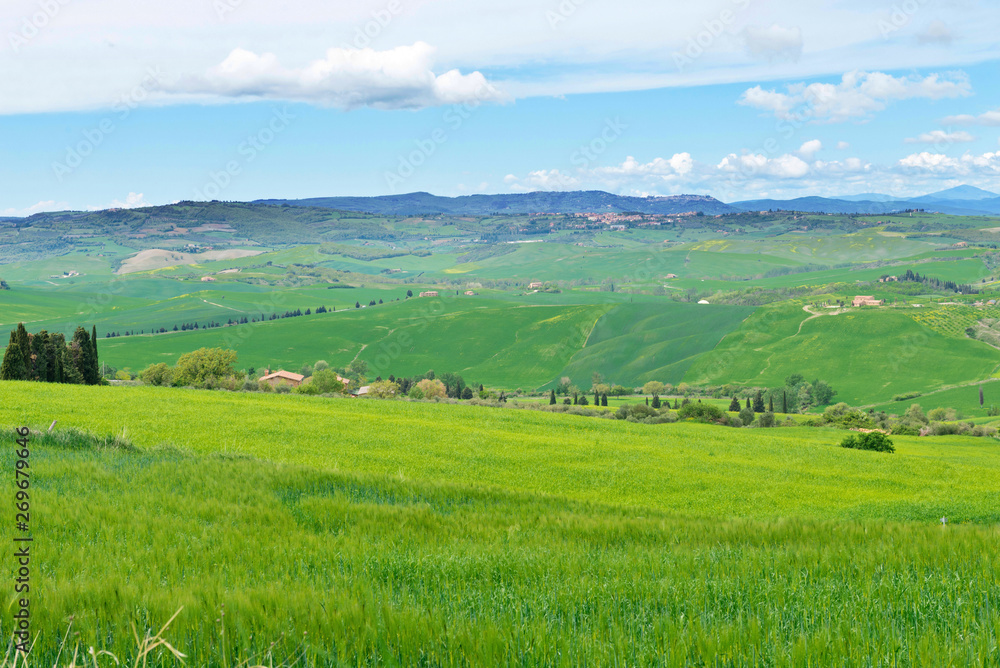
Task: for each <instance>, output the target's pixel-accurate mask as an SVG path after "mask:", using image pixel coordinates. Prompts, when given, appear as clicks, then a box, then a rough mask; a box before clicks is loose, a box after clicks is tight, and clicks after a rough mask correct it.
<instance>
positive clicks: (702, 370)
mask: <svg viewBox="0 0 1000 668" xmlns="http://www.w3.org/2000/svg"><path fill="white" fill-rule="evenodd" d="M909 313H910V309H901V310H896V309H877V310H874V309H873V310H851V311H849V312H847V313H841V314H839V315H822V316H819V317H812V316H811V315H810V313H806V312H804V311H803V310H802V307H801V305H800V304H795V303H786V304H780V305H776V306H771V307H767V308H763V309H759V310H757V311H756V312H755V313H754V314H753V315H752V316H751V317H750V318H748V319H747V320H746V321H745V322H744V323H743V325H742V326H741V327H740V329H739V330H737V331H736V332H734V333H732V334H730V335H729V336H727V337H726V338H724V339H723V340H722V342H721V343H720V344H719V346H718V347H717V348H716V349H715V350H713V351H712V352H711V353H709V354H707V355H704V356H702V357H700V358H699V359H698V360H697V361H696V362H695V363H694V365H693V366H692V367H691V369H690V370H689V371H688V372H687V375H686V376H685V380H686V381H687V382H689V383H695V384H698V383H715V384H721V383H725V382H742V383H747V384H756V385H764V386H768V387H780V386H781V385H782V384H783V383H784V379H785V378H786V377H788V376H789V375H791V374H794V373H799V374H802V375H803V376H806V377H807V378H809V379H813V378H819V379H822V380H827V382H830V383H831V384H832V385H833V387H834V389H835V390H837V392H838V395H837V398H836V399H837V400H838V401H846V402H848V403H851V404H855V405H856V404H871V403H878V402H880V401H885V400H887V399H889V398H891V397H892V396H893V395H896V394H901V393H905V392H912V391H920V392H928V391H933V390H937V389H940V388H941V387H942V386H946V385H955V384H959V383H962V382H969V381H973V380H984V379H987V378H990V377H991V375H992V374H993V372H994V370H995V369H996V367H997V365H998V364H1000V352H998V351H997V350H996V349H995V348H992V347H990V346H988V345H986V344H984V343H982V342H979V341H973V340H970V339H958V338H955V337H953V336H949V335H945V334H941V333H939V332H937V331H935V330H933V329H930V328H929V327H924V326H921V325H920V324H918V323H917V322H916V321H915V320H914V319H913V318H912V317H911V316H910V315H909ZM945 360H947V362H946V363H945Z"/></svg>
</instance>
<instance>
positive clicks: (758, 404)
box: [753, 390, 764, 413]
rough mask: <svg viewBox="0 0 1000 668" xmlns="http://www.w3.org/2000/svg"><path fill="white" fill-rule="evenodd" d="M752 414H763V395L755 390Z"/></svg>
mask: <svg viewBox="0 0 1000 668" xmlns="http://www.w3.org/2000/svg"><path fill="white" fill-rule="evenodd" d="M753 412H754V413H763V412H764V395H762V394H761V393H760V390H757V394H756V395H755V396H754V398H753Z"/></svg>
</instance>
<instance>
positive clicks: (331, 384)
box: [306, 364, 344, 394]
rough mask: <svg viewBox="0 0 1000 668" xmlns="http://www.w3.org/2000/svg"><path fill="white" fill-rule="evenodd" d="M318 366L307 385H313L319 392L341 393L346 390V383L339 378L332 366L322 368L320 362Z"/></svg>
mask: <svg viewBox="0 0 1000 668" xmlns="http://www.w3.org/2000/svg"><path fill="white" fill-rule="evenodd" d="M316 367H317V368H315V370H314V371H313V375H312V376H311V377H310V378H309V382H308V383H306V385H311V386H312V387H313V388H314V389H315V390H316V393H317V394H339V393H341V392H343V391H344V384H343V383H342V382H340V380H338V379H337V374H336V372H335V371H333V370H332V369H331V368H330V367H325V368H323V369H320V368H318V367H319V364H317V365H316Z"/></svg>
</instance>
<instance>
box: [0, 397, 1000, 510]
mask: <svg viewBox="0 0 1000 668" xmlns="http://www.w3.org/2000/svg"><path fill="white" fill-rule="evenodd" d="M53 419H58V420H59V426H60V427H81V428H84V429H88V430H91V431H94V432H96V433H99V434H108V433H121V432H123V431H124V432H125V433H126V434H127V435H128V437H129V438H131V439H132V440H133V441H134V442H135V443H136V444H137V445H140V446H143V447H154V446H160V445H169V446H174V447H180V448H185V449H189V450H191V451H193V452H200V453H212V452H225V453H233V454H246V455H253V456H255V457H259V458H262V459H267V460H271V461H275V462H281V463H295V464H302V465H306V466H310V467H314V468H317V469H322V470H332V471H344V472H349V473H358V474H370V475H375V476H383V477H396V478H402V479H404V480H414V481H420V482H428V483H435V484H436V483H447V484H457V485H463V486H468V487H470V488H478V489H487V490H507V491H515V492H526V493H533V494H544V495H550V496H557V497H561V498H565V499H570V500H576V501H582V502H593V503H603V504H613V505H616V506H625V507H632V508H640V509H652V510H661V511H670V512H674V513H685V514H688V515H693V516H699V517H713V518H727V517H749V518H759V519H771V518H779V517H800V518H814V519H830V518H849V519H891V520H899V521H913V520H919V521H924V522H929V523H930V522H936V521H937V519H939V518H940V517H942V516H947V517H950V518H953V519H954V520H955V521H961V522H996V521H998V520H1000V484H998V483H996V481H995V477H996V475H995V474H996V471H997V469H998V467H1000V447H998V445H997V443H996V442H995V441H993V440H987V439H973V438H967V439H963V438H960V437H939V438H934V439H927V438H925V439H919V438H916V437H909V438H907V437H896V438H895V442H896V447H897V453H896V454H895V455H893V456H891V457H887V456H883V455H878V454H873V453H865V452H847V451H844V450H843V449H841V448H838V447H836V444H838V443H839V442H840V440H841V439H842V438H843V432H839V431H833V430H822V429H809V428H782V429H771V430H763V429H742V430H735V429H730V428H723V427H714V426H707V425H697V424H674V425H655V426H654V425H637V424H629V423H623V422H619V421H613V420H604V419H600V418H588V417H579V416H573V415H552V414H548V413H542V412H536V411H524V410H509V409H493V408H483V407H475V406H456V405H447V404H417V403H409V402H402V401H375V400H352V399H342V400H330V399H324V398H314V397H302V396H290V395H263V394H232V393H226V392H208V391H204V390H179V389H171V388H152V387H96V388H88V387H82V386H62V387H60V386H56V385H46V384H40V383H9V382H4V383H0V425H8V426H13V425H21V424H24V425H36V426H38V425H41V426H46V427H47V426H48V425H49V423H50V422H51V421H52V420H53Z"/></svg>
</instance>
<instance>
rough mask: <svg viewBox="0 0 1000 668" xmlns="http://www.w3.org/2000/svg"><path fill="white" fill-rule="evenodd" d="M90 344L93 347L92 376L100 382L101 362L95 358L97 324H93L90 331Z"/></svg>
mask: <svg viewBox="0 0 1000 668" xmlns="http://www.w3.org/2000/svg"><path fill="white" fill-rule="evenodd" d="M90 346H91V347H92V348H93V349H94V378H96V379H97V381H96V382H97V383H100V382H101V363H100V361H99V360H98V359H97V325H94V326H93V329H92V330H91V333H90Z"/></svg>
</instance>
